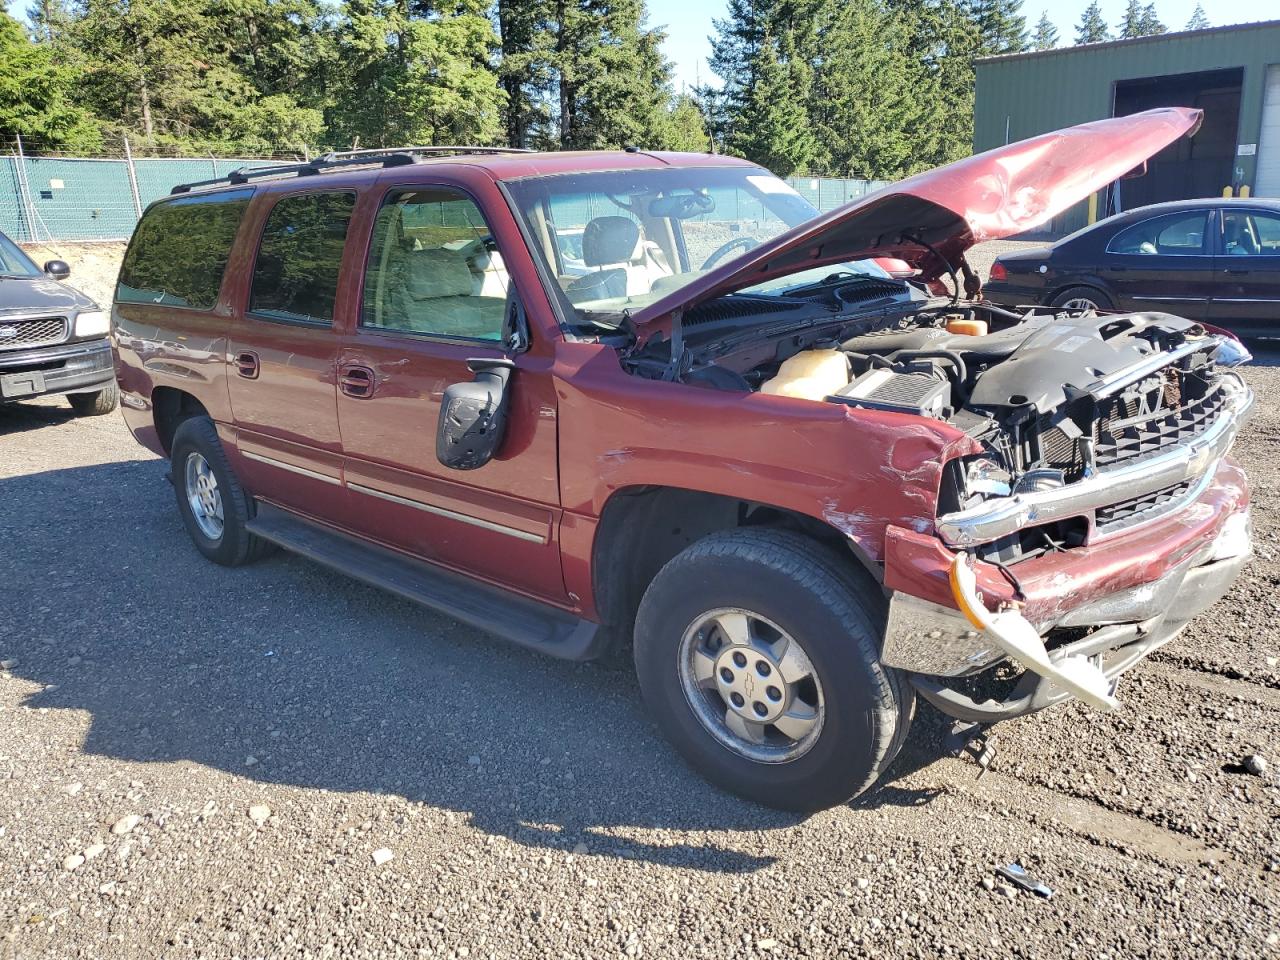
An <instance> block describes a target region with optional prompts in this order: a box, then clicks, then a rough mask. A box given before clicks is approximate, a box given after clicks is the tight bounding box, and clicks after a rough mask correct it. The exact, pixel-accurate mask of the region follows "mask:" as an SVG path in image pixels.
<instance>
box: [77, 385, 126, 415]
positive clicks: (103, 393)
mask: <svg viewBox="0 0 1280 960" xmlns="http://www.w3.org/2000/svg"><path fill="white" fill-rule="evenodd" d="M67 402H68V403H70V404H71V409H72V410H73V411H75V415H76V416H77V417H101V416H103V415H105V414H108V413H110V412H111V411H112V410H114V409H115V408H116V407H118V406H120V388H119V387H117V386H116V384H115V381H112V382H111V383H110V384H108V385H107V386H105V387H103V388H102V389H101V390H95V391H94V392H93V393H68V394H67Z"/></svg>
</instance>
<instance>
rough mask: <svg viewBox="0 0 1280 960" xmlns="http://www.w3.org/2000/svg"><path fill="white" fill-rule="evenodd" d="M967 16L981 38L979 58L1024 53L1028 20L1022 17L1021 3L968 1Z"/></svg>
mask: <svg viewBox="0 0 1280 960" xmlns="http://www.w3.org/2000/svg"><path fill="white" fill-rule="evenodd" d="M967 13H968V16H969V17H970V18H971V19H972V20H973V22H974V24H975V26H977V28H978V35H979V37H980V38H981V40H980V43H979V47H978V56H981V57H987V56H992V55H994V54H1000V53H1021V52H1022V51H1023V50H1026V49H1027V18H1026V17H1024V16H1023V15H1022V0H968V2H967Z"/></svg>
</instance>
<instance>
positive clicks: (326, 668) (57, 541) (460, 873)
mask: <svg viewBox="0 0 1280 960" xmlns="http://www.w3.org/2000/svg"><path fill="white" fill-rule="evenodd" d="M984 272H985V271H984ZM1247 375H1248V378H1249V380H1250V381H1251V382H1252V384H1253V385H1254V387H1255V389H1256V390H1257V391H1258V394H1259V400H1260V403H1259V408H1260V410H1259V413H1258V415H1257V416H1256V418H1255V419H1254V421H1253V423H1252V425H1251V426H1250V427H1249V428H1248V430H1247V432H1246V433H1245V435H1244V437H1243V438H1242V440H1241V442H1240V444H1239V446H1238V448H1237V449H1238V455H1239V457H1240V458H1241V459H1242V460H1243V461H1244V463H1245V465H1246V466H1247V468H1248V469H1249V470H1250V472H1251V476H1252V482H1253V487H1254V495H1255V498H1256V501H1257V503H1256V508H1255V522H1256V525H1257V548H1258V553H1257V557H1256V559H1255V560H1254V562H1253V563H1252V565H1251V566H1250V567H1249V568H1248V570H1247V571H1246V573H1245V575H1244V576H1243V577H1242V578H1241V580H1240V581H1239V582H1238V583H1237V585H1236V586H1235V588H1234V589H1233V590H1232V592H1231V594H1230V596H1229V597H1228V598H1226V599H1225V600H1224V601H1223V602H1222V603H1220V604H1219V605H1218V606H1217V607H1216V608H1214V609H1213V610H1212V611H1211V612H1210V613H1209V614H1207V615H1206V616H1204V617H1202V618H1201V619H1200V621H1199V622H1197V623H1195V624H1194V625H1193V626H1192V628H1191V629H1190V630H1189V631H1188V632H1187V633H1186V634H1185V635H1184V636H1183V637H1181V638H1180V639H1179V640H1177V641H1175V642H1174V643H1173V644H1171V645H1170V646H1169V647H1167V648H1165V650H1163V651H1162V652H1160V653H1159V654H1157V655H1156V656H1155V657H1154V658H1152V659H1151V660H1149V661H1148V662H1146V663H1145V664H1143V665H1141V666H1139V667H1138V668H1137V669H1135V670H1134V671H1133V673H1132V674H1130V676H1129V678H1128V679H1127V680H1126V681H1125V682H1124V683H1123V684H1122V687H1121V694H1122V698H1123V700H1124V707H1123V709H1122V710H1120V711H1119V712H1117V713H1114V714H1111V715H1101V714H1095V713H1091V712H1089V711H1088V710H1086V709H1084V708H1081V707H1079V706H1076V705H1064V706H1061V707H1058V708H1054V709H1052V710H1050V711H1048V712H1046V713H1043V714H1040V715H1038V716H1034V717H1029V718H1025V719H1023V720H1019V721H1014V722H1011V723H1008V724H1005V725H1003V726H1001V727H1000V728H998V731H997V733H998V745H999V748H1000V750H999V754H998V756H997V759H996V762H995V766H994V769H993V771H992V772H990V773H988V774H987V775H985V776H984V777H983V778H981V779H977V778H976V777H975V771H976V768H975V767H974V766H973V765H972V764H969V763H966V762H962V761H959V760H953V759H946V758H943V757H942V755H941V749H940V747H939V738H940V732H941V730H942V729H943V727H944V723H943V721H942V720H941V718H940V717H939V716H938V715H937V714H935V713H933V712H932V711H930V710H929V709H928V708H927V707H923V706H922V707H921V708H920V709H919V710H918V714H917V721H916V725H915V727H914V728H913V734H912V737H911V739H910V741H909V743H908V746H907V748H906V750H905V751H904V753H903V755H902V757H901V758H900V759H899V761H898V762H897V763H896V764H895V767H894V769H893V770H892V771H891V774H890V776H889V778H888V780H887V782H886V783H884V784H883V785H882V786H880V787H879V788H877V789H876V790H874V791H873V792H872V793H871V794H869V795H868V796H866V797H864V798H862V799H861V800H860V801H858V802H856V803H855V804H852V805H850V806H847V807H843V808H839V809H836V810H831V811H827V812H825V813H822V814H819V815H816V816H812V817H808V818H803V819H802V818H797V817H794V816H789V815H784V814H780V813H776V812H773V811H769V810H765V809H761V808H759V807H755V806H752V805H750V804H747V803H744V802H741V801H738V800H736V799H734V798H732V797H729V796H726V795H724V794H722V793H719V792H717V791H716V790H715V789H714V788H712V787H710V786H708V785H707V784H706V783H705V782H703V781H702V780H701V779H699V778H698V776H697V775H696V774H695V773H693V772H692V771H690V770H688V769H686V768H685V767H683V766H682V765H681V764H680V762H679V761H678V760H677V759H676V758H675V757H674V755H673V753H672V751H670V750H669V749H668V748H667V747H666V746H665V745H664V743H663V742H662V741H661V740H660V739H659V738H658V736H657V734H656V732H655V731H654V729H653V727H652V725H651V724H650V723H649V722H648V720H647V719H646V718H645V716H644V714H643V711H642V709H641V705H640V702H639V697H638V694H637V691H636V687H635V684H634V681H633V678H632V676H631V675H630V673H629V672H628V671H626V670H625V669H621V668H618V667H603V666H597V665H574V664H566V663H562V662H558V661H554V660H550V659H546V658H543V657H540V656H538V655H535V654H532V653H529V652H526V651H522V650H519V649H515V648H512V647H508V646H504V645H503V644H501V643H500V642H498V641H495V640H492V639H490V638H488V637H486V636H484V635H482V634H480V633H477V632H476V631H474V630H471V629H469V628H466V627H462V626H459V625H457V624H455V623H453V622H451V621H449V620H447V619H444V618H442V617H440V616H437V615H435V614H432V613H430V612H427V611H424V610H421V609H419V608H416V607H413V606H410V605H408V604H407V603H403V602H401V601H399V600H397V599H395V598H393V597H391V596H389V595H387V594H383V593H380V592H378V591H375V590H372V589H368V588H365V587H363V586H360V585H358V584H356V583H353V582H351V581H348V580H346V579H343V578H342V577H339V576H336V575H333V574H331V573H328V572H327V571H325V570H323V569H321V568H319V567H317V566H315V565H313V564H310V563H307V562H306V561H303V560H299V559H295V558H291V557H289V556H286V555H278V556H274V557H271V558H269V559H267V560H265V561H263V562H261V563H259V564H257V565H255V566H252V567H248V568H244V569H240V570H226V569H223V568H220V567H216V566H213V565H211V564H208V563H206V562H204V561H203V560H202V559H201V558H200V556H199V555H198V554H197V553H196V551H195V549H194V548H193V547H192V546H191V545H190V543H189V542H188V540H187V537H186V534H185V533H184V531H183V529H182V527H181V525H180V523H179V520H178V517H177V514H176V512H175V509H174V505H173V494H172V491H171V489H170V487H169V486H168V485H167V484H166V482H165V480H164V471H165V465H164V464H163V463H162V462H161V461H158V460H156V459H153V458H151V457H150V455H149V454H147V453H146V452H145V451H143V450H142V449H141V448H140V447H138V446H136V445H135V444H134V442H133V440H132V438H131V437H130V436H129V435H128V432H127V431H126V430H125V428H124V426H123V424H122V422H121V421H120V420H119V418H118V417H117V416H114V415H113V416H110V417H105V418H100V419H96V420H83V421H78V420H74V419H72V418H71V417H70V415H69V411H68V410H67V409H66V407H65V404H63V403H61V402H56V401H49V402H40V403H36V404H30V405H24V406H21V407H16V408H12V407H11V408H5V409H0V544H3V545H4V550H5V566H4V570H5V576H6V581H7V582H6V584H5V588H4V592H3V594H2V596H3V600H2V601H0V666H2V667H3V669H2V670H0V958H6V960H7V958H24V960H25V958H61V957H89V958H106V957H111V958H116V957H127V958H135V957H136V958H144V957H145V958H152V957H161V956H163V957H187V956H194V957H227V958H231V957H239V958H250V957H292V956H296V957H365V956H370V957H371V956H411V957H458V958H462V957H473V958H480V957H495V958H509V957H530V958H542V957H582V958H596V957H605V956H615V955H622V956H648V957H664V958H665V957H685V956H696V957H713V958H728V957H741V958H747V957H802V956H803V957H843V956H873V955H874V956H888V955H893V956H921V957H924V956H928V957H936V956H941V955H953V956H963V957H965V958H973V957H1008V956H1010V955H1016V956H1021V957H1046V958H1048V957H1059V956H1072V957H1076V956H1079V957H1088V958H1090V960H1101V958H1119V957H1127V956H1136V955H1142V956H1152V957H1166V956H1185V957H1197V958H1201V957H1219V956H1232V957H1235V956H1239V957H1246V956H1247V957H1258V956H1277V955H1280V782H1278V781H1277V770H1278V769H1280V668H1277V657H1280V616H1278V614H1280V603H1278V602H1277V599H1276V591H1275V587H1276V584H1277V582H1278V581H1280V562H1278V561H1277V550H1278V549H1280V510H1277V509H1276V508H1275V507H1274V506H1273V504H1274V503H1275V502H1276V501H1274V500H1272V496H1273V495H1274V494H1276V492H1277V486H1278V485H1280V461H1278V460H1277V458H1276V457H1275V449H1276V446H1275V444H1276V440H1277V438H1280V354H1270V355H1264V356H1263V357H1262V358H1261V360H1260V361H1259V362H1258V363H1257V364H1255V365H1254V366H1253V367H1252V368H1250V369H1249V371H1248V374H1247ZM1250 754H1260V755H1262V756H1263V757H1264V758H1266V760H1267V761H1268V764H1269V765H1268V767H1267V770H1266V772H1265V775H1263V776H1257V775H1253V774H1250V773H1249V772H1247V771H1246V770H1245V769H1244V768H1243V766H1242V763H1243V760H1244V758H1245V757H1246V756H1248V755H1250ZM388 857H389V859H388ZM82 858H83V859H82ZM1015 860H1016V861H1019V862H1021V863H1022V864H1023V865H1025V866H1026V867H1027V868H1028V869H1029V870H1030V871H1032V872H1033V873H1034V874H1035V875H1036V876H1038V877H1039V878H1040V879H1042V880H1043V881H1044V882H1045V883H1047V884H1048V885H1049V886H1051V887H1053V888H1054V890H1055V891H1056V893H1055V895H1054V897H1053V898H1052V899H1051V900H1042V899H1039V898H1037V897H1034V896H1031V895H1029V894H1025V893H1014V892H1013V891H1012V890H1011V889H1010V888H1006V887H1005V886H1004V885H1003V884H1002V883H999V882H997V883H993V882H992V881H993V880H994V879H995V878H994V874H993V872H992V871H993V867H995V866H996V865H998V864H1005V863H1009V862H1012V861H1015Z"/></svg>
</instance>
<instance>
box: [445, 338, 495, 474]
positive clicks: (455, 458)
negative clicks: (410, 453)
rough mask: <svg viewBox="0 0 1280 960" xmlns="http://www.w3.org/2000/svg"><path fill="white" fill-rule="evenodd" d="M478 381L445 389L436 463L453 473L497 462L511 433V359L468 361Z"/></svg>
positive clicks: (453, 385)
mask: <svg viewBox="0 0 1280 960" xmlns="http://www.w3.org/2000/svg"><path fill="white" fill-rule="evenodd" d="M467 367H468V369H470V370H471V372H472V373H474V374H475V375H476V376H475V379H474V380H469V381H467V382H465V383H454V384H451V385H450V386H448V387H446V388H445V391H444V399H443V400H442V401H441V403H440V423H439V425H438V427H437V430H436V459H437V460H439V461H440V462H441V463H442V464H444V465H445V466H446V467H448V468H449V469H451V470H474V469H476V468H477V467H483V466H484V465H485V464H486V463H488V462H489V461H490V460H492V459H493V457H494V455H495V454H496V453H497V452H498V448H499V447H500V446H501V445H502V438H503V437H504V436H505V435H506V432H507V384H508V382H509V381H510V379H511V373H512V371H513V370H514V369H515V364H514V363H513V362H512V361H510V360H507V359H505V358H504V359H497V360H488V359H481V360H468V361H467Z"/></svg>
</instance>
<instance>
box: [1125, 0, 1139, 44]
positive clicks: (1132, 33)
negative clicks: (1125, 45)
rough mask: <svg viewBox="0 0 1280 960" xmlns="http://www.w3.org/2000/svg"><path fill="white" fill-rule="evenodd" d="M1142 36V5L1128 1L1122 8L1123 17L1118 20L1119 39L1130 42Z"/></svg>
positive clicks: (1136, 0)
mask: <svg viewBox="0 0 1280 960" xmlns="http://www.w3.org/2000/svg"><path fill="white" fill-rule="evenodd" d="M1140 36H1142V4H1141V3H1139V2H1138V0H1129V5H1128V6H1127V7H1125V8H1124V16H1122V17H1121V18H1120V38H1121V39H1122V40H1131V39H1133V38H1134V37H1140Z"/></svg>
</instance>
